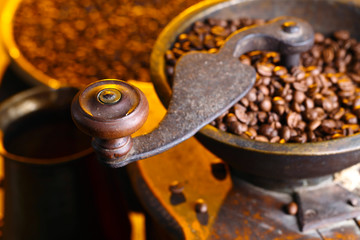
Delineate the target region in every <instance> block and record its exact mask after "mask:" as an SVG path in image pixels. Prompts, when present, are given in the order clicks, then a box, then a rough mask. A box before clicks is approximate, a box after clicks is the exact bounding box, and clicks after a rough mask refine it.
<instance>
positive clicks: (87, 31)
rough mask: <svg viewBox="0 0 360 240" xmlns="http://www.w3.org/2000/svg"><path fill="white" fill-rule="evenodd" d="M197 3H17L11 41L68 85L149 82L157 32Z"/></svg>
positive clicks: (29, 0)
mask: <svg viewBox="0 0 360 240" xmlns="http://www.w3.org/2000/svg"><path fill="white" fill-rule="evenodd" d="M197 2H199V0H167V1H163V0H156V1H145V0H136V1H135V0H76V1H68V0H22V1H21V3H20V5H19V7H18V10H17V12H16V14H15V17H14V37H15V41H16V43H17V45H18V46H19V48H20V51H21V52H22V54H23V55H24V56H25V58H26V59H28V61H29V62H30V63H31V64H33V65H34V66H35V67H36V68H37V69H39V70H41V71H42V72H44V73H45V74H47V75H48V76H50V77H52V78H54V79H57V80H60V81H61V82H62V83H67V84H71V85H76V86H79V85H85V84H88V83H90V82H93V81H96V80H99V79H103V78H117V79H123V80H128V79H135V80H140V81H149V80H150V77H149V71H148V69H149V58H150V53H151V50H152V47H153V44H154V42H155V40H156V38H157V36H158V35H159V33H160V31H161V30H162V28H163V27H164V26H165V25H166V24H167V23H168V22H169V21H170V20H171V19H172V18H173V17H175V16H176V15H177V14H179V13H180V12H181V11H183V10H184V9H186V8H187V7H189V6H191V5H193V4H195V3H197Z"/></svg>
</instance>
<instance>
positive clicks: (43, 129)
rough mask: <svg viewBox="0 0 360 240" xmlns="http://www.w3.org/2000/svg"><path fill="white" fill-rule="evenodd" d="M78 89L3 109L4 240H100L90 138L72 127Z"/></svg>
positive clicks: (26, 98) (19, 100)
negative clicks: (73, 103) (71, 105)
mask: <svg viewBox="0 0 360 240" xmlns="http://www.w3.org/2000/svg"><path fill="white" fill-rule="evenodd" d="M76 92H77V90H76V89H73V88H65V89H59V90H53V89H49V88H46V87H40V88H33V89H30V90H27V91H24V92H21V93H19V94H17V95H15V96H13V97H11V98H10V99H8V100H6V101H5V102H4V103H2V105H1V106H0V129H1V131H0V133H1V138H2V141H1V147H0V149H1V154H2V156H3V157H4V160H5V175H6V177H5V226H4V238H5V239H9V240H11V239H44V240H45V239H101V238H102V236H103V233H102V230H101V224H100V219H99V215H98V211H97V207H96V204H95V198H94V191H93V189H92V187H91V180H90V176H89V166H90V164H91V163H93V162H94V161H96V158H95V156H94V154H93V153H92V150H91V148H90V139H89V138H88V137H87V136H85V135H83V134H82V133H81V132H79V131H78V130H77V129H76V127H75V126H73V124H72V121H71V115H70V110H69V107H70V103H71V100H72V98H73V96H74V95H75V93H76Z"/></svg>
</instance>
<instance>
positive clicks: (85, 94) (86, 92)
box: [71, 79, 149, 161]
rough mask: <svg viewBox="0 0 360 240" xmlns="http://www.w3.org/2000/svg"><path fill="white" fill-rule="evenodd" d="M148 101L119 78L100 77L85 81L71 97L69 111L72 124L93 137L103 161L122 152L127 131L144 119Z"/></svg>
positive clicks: (127, 146) (129, 141) (127, 144)
mask: <svg viewBox="0 0 360 240" xmlns="http://www.w3.org/2000/svg"><path fill="white" fill-rule="evenodd" d="M148 112H149V105H148V102H147V100H146V97H145V95H144V94H143V93H142V92H141V91H140V90H139V89H138V88H136V87H135V86H132V85H130V84H128V83H126V82H124V81H120V80H113V79H109V80H101V81H97V82H94V83H92V84H90V85H88V86H87V87H86V88H85V89H83V90H81V91H80V92H79V93H78V94H77V95H76V96H75V98H74V100H73V103H72V106H71V113H72V117H73V120H74V122H75V124H76V126H77V127H78V128H79V129H80V130H81V131H83V132H84V133H86V134H88V135H90V136H92V137H94V140H93V147H94V149H95V151H96V152H97V153H98V155H99V157H100V158H101V159H102V160H104V161H113V160H115V159H118V158H120V157H122V156H124V155H126V154H127V153H128V152H129V151H130V149H131V147H132V139H131V137H130V135H131V134H133V133H134V132H136V131H137V130H138V129H139V128H140V127H141V126H142V125H143V124H144V123H145V121H146V118H147V116H148Z"/></svg>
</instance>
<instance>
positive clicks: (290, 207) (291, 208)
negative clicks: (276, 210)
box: [286, 202, 298, 215]
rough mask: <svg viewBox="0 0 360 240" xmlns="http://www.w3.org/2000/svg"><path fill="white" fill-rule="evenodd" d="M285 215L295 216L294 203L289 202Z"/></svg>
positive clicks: (295, 207)
mask: <svg viewBox="0 0 360 240" xmlns="http://www.w3.org/2000/svg"><path fill="white" fill-rule="evenodd" d="M286 210H287V213H288V214H290V215H296V214H297V212H298V205H297V204H296V203H295V202H291V203H289V204H288V205H287V206H286Z"/></svg>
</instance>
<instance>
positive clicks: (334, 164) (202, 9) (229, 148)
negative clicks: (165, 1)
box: [151, 0, 360, 185]
mask: <svg viewBox="0 0 360 240" xmlns="http://www.w3.org/2000/svg"><path fill="white" fill-rule="evenodd" d="M278 16H295V17H299V18H302V19H304V20H306V21H308V22H310V23H311V24H312V26H313V28H314V30H315V31H319V32H322V33H324V34H329V33H331V32H333V31H335V30H340V29H347V30H349V31H350V32H351V34H352V36H353V37H355V38H357V39H360V31H359V29H358V26H357V24H355V23H357V22H359V21H360V2H358V3H356V2H353V1H335V0H317V1H315V0H292V1H288V0H262V1H260V0H252V1H244V0H235V1H204V2H201V3H199V4H197V5H195V6H193V7H191V8H189V9H188V10H187V11H185V12H183V13H182V14H180V15H179V16H178V17H177V18H175V19H174V20H173V21H172V22H171V23H170V24H169V25H168V26H167V27H166V28H165V29H164V31H163V32H162V33H161V35H160V36H159V38H158V40H157V42H156V44H155V47H154V49H153V52H152V56H151V75H152V80H153V82H154V85H155V87H156V91H157V93H158V95H159V96H160V98H161V100H162V102H163V103H164V105H167V103H168V101H169V99H170V96H171V88H170V85H169V83H168V81H167V78H166V74H165V60H164V54H165V51H166V50H168V49H170V47H171V46H172V44H173V43H174V41H175V40H176V37H177V36H178V35H179V34H180V33H182V32H184V31H186V30H187V29H188V28H189V27H190V26H191V25H192V23H194V22H195V21H198V20H202V19H206V18H209V17H211V18H219V19H234V18H239V17H250V18H264V19H272V18H274V17H278ZM198 139H199V140H200V141H201V142H202V143H203V144H204V145H205V146H206V147H207V148H209V149H210V150H211V151H212V152H214V153H215V154H217V155H218V156H219V157H220V158H222V159H223V160H224V161H226V162H228V163H229V164H230V165H231V166H232V167H233V169H234V170H235V171H237V172H240V173H243V174H245V175H252V176H257V177H261V178H263V179H264V180H270V179H271V180H273V181H279V182H282V181H283V182H287V181H290V182H292V181H293V182H298V181H300V182H302V183H301V184H303V185H304V184H308V180H306V181H305V182H304V181H303V179H312V178H318V177H321V176H326V175H329V174H332V173H334V172H337V171H339V170H342V169H344V168H346V167H349V166H351V165H354V164H356V163H357V162H359V156H360V151H359V149H360V136H359V135H355V136H351V137H346V138H341V139H336V140H331V141H324V142H317V143H305V144H295V143H286V144H277V143H264V142H257V141H254V140H248V139H244V138H241V137H239V136H236V135H233V134H229V133H225V132H222V131H219V130H218V129H216V128H215V127H213V126H210V125H207V126H205V127H204V128H203V129H202V130H201V131H200V134H198Z"/></svg>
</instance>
